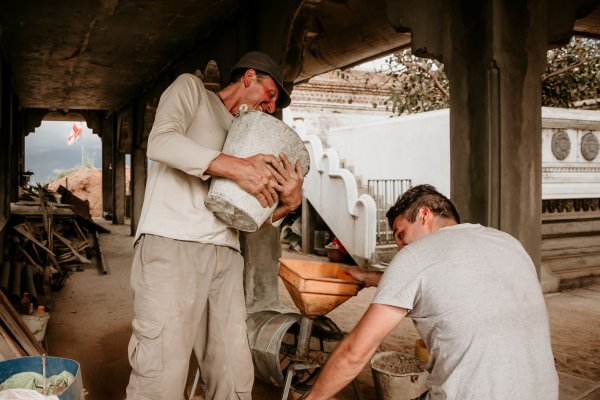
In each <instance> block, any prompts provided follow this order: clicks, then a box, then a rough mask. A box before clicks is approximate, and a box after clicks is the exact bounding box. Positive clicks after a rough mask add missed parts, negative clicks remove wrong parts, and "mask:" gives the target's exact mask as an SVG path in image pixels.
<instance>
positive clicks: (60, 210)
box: [10, 203, 75, 218]
mask: <svg viewBox="0 0 600 400" xmlns="http://www.w3.org/2000/svg"><path fill="white" fill-rule="evenodd" d="M10 213H11V215H16V216H37V217H40V218H41V217H42V213H43V212H42V205H41V204H40V203H37V204H21V203H10ZM50 213H51V214H52V215H53V216H65V217H73V216H74V215H75V213H74V212H73V208H72V207H71V206H70V205H62V204H61V205H59V204H52V205H50Z"/></svg>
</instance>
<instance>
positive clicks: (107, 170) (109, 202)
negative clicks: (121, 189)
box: [101, 116, 115, 219]
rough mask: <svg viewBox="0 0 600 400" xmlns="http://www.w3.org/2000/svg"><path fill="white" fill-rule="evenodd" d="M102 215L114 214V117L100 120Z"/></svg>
mask: <svg viewBox="0 0 600 400" xmlns="http://www.w3.org/2000/svg"><path fill="white" fill-rule="evenodd" d="M101 129H102V130H101V132H102V215H103V216H104V217H107V216H109V215H110V219H112V218H113V216H114V211H113V197H114V186H113V184H114V179H113V171H114V165H113V163H114V160H113V155H114V143H115V138H114V134H115V118H114V116H111V117H110V118H107V119H104V120H102V128H101Z"/></svg>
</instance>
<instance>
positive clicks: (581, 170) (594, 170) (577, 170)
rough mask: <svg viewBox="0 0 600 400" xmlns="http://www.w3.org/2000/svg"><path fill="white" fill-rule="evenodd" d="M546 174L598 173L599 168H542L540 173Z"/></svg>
mask: <svg viewBox="0 0 600 400" xmlns="http://www.w3.org/2000/svg"><path fill="white" fill-rule="evenodd" d="M544 172H547V173H550V172H563V173H599V172H600V166H598V167H595V166H594V167H584V166H581V167H542V173H544Z"/></svg>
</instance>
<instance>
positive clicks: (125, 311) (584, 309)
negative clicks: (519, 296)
mask: <svg viewBox="0 0 600 400" xmlns="http://www.w3.org/2000/svg"><path fill="white" fill-rule="evenodd" d="M98 222H100V223H102V224H103V225H105V226H106V227H107V228H108V229H110V230H111V233H110V234H102V235H101V236H100V243H101V246H102V250H103V254H104V258H105V261H106V264H107V267H108V269H109V271H110V272H109V273H108V274H106V275H103V274H101V273H100V272H99V270H98V269H96V268H95V267H91V268H88V269H86V270H84V271H81V272H76V273H74V274H73V275H72V276H70V277H69V279H68V281H67V283H66V285H65V287H64V288H63V289H62V290H61V291H60V292H55V293H53V303H54V304H53V307H52V310H51V319H50V322H49V326H48V330H47V343H48V351H49V354H50V355H54V356H60V357H66V358H71V359H74V360H77V361H78V362H79V363H80V365H81V371H82V375H83V383H84V387H85V388H86V391H87V396H86V400H121V399H124V398H125V387H126V385H127V382H128V379H129V373H130V367H129V363H128V361H127V344H128V341H129V337H130V334H131V317H132V298H131V293H130V290H129V269H130V265H131V258H132V238H131V236H129V232H130V228H129V226H128V225H110V224H108V223H106V222H104V221H101V220H98ZM283 256H284V257H292V258H294V257H299V258H314V256H303V255H301V254H299V253H292V252H289V251H284V254H283ZM374 292H375V289H374V288H369V289H364V290H362V291H361V292H360V293H359V294H358V296H356V297H353V298H351V299H350V300H348V301H347V302H346V303H344V304H342V305H341V306H339V307H338V308H336V309H335V310H333V311H332V312H330V313H329V314H328V315H327V316H328V317H329V318H331V319H332V320H333V321H334V322H335V323H336V324H337V325H338V326H339V327H340V328H341V329H342V330H344V331H348V330H351V329H352V327H353V326H354V325H355V324H356V323H357V322H358V320H359V318H360V316H361V315H362V313H363V312H364V310H366V308H367V307H368V305H369V302H370V300H371V298H372V297H373V294H374ZM280 301H281V306H282V308H284V309H285V308H289V309H290V310H293V311H296V308H295V306H294V305H293V302H292V301H291V299H290V297H289V295H288V294H287V291H286V290H285V289H284V288H283V285H280ZM546 303H547V306H548V311H549V315H550V323H551V333H552V345H553V350H554V356H555V359H556V365H557V369H558V371H559V376H560V382H561V387H560V390H561V392H560V400H600V324H599V322H600V284H595V285H591V286H588V287H585V288H578V289H573V290H569V291H565V292H562V293H559V294H551V295H547V296H546ZM416 339H418V334H417V332H416V330H415V329H414V327H413V325H412V321H411V320H410V319H406V320H404V321H402V322H401V323H400V324H399V326H398V327H397V328H396V329H394V331H393V332H392V334H391V335H389V336H388V338H387V339H386V340H385V342H384V343H383V344H382V345H381V347H380V349H379V351H385V350H397V351H403V352H406V353H409V354H411V353H413V352H414V343H415V340H416ZM515 362H519V361H518V360H515ZM359 386H360V389H361V392H362V396H363V399H364V400H374V399H376V395H375V391H374V387H373V379H372V376H371V372H370V369H369V368H368V367H366V368H365V369H364V370H363V371H362V372H361V374H360V375H359ZM292 397H297V396H292ZM253 398H254V399H257V400H271V399H280V398H281V388H278V387H275V386H272V385H270V384H267V383H264V382H262V381H260V380H258V379H257V380H256V382H255V386H254V390H253ZM355 398H356V397H355V395H354V392H353V390H352V388H351V387H347V388H345V389H344V390H343V391H342V392H341V393H340V394H338V395H336V397H335V399H338V400H346V399H348V400H350V399H355ZM174 399H175V398H174Z"/></svg>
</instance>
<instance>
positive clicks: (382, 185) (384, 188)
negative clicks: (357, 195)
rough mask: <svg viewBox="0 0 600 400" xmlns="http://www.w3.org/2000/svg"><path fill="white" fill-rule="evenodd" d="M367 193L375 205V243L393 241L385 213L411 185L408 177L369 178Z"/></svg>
mask: <svg viewBox="0 0 600 400" xmlns="http://www.w3.org/2000/svg"><path fill="white" fill-rule="evenodd" d="M367 184H368V186H367V187H368V193H369V195H370V196H371V197H372V198H373V199H374V200H375V204H376V205H377V244H390V243H394V235H393V232H392V230H391V229H390V227H389V225H388V222H387V219H386V218H385V213H386V212H387V210H389V209H390V207H391V206H393V205H394V204H395V203H396V200H397V199H398V197H399V196H401V195H402V193H404V192H406V191H407V190H408V189H410V188H411V187H412V181H411V180H410V179H369V180H368V183H367Z"/></svg>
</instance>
